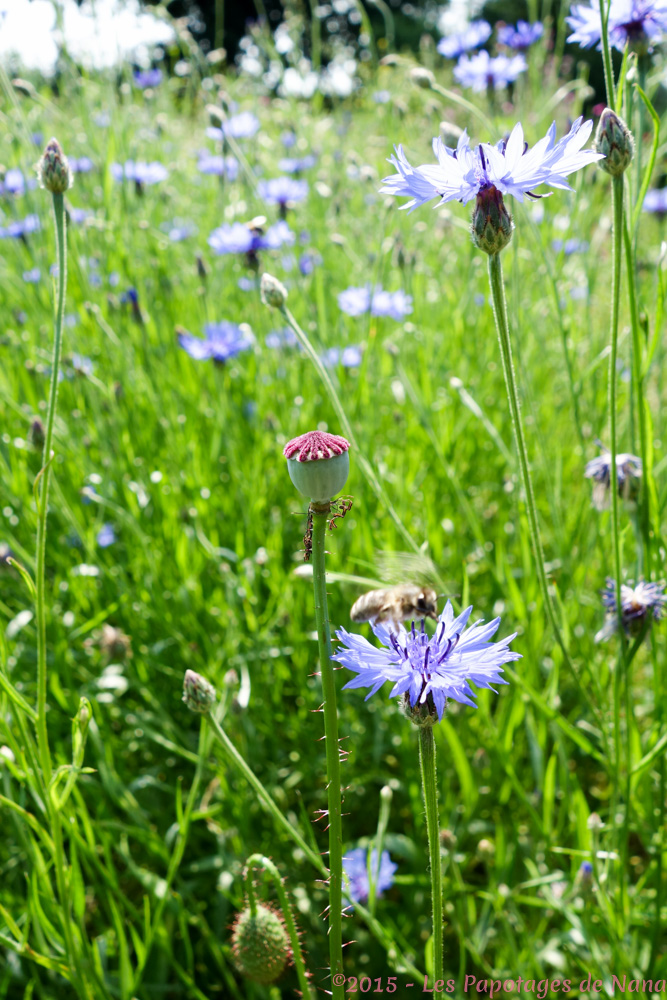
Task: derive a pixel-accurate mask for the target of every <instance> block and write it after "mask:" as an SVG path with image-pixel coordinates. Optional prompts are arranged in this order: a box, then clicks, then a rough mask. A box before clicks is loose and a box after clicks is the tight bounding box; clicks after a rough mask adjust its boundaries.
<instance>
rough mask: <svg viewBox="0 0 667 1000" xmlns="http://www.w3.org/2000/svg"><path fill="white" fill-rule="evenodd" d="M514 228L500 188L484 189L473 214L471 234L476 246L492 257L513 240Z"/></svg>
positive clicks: (480, 193) (478, 196)
mask: <svg viewBox="0 0 667 1000" xmlns="http://www.w3.org/2000/svg"><path fill="white" fill-rule="evenodd" d="M512 228H513V224H512V216H511V215H510V213H509V212H508V211H507V209H506V208H505V202H504V201H503V196H502V194H501V193H500V191H499V190H498V188H496V187H493V185H491V186H490V187H487V188H482V190H481V191H480V192H479V194H478V195H477V204H476V206H475V210H474V212H473V213H472V227H471V232H472V241H473V243H474V244H475V246H476V247H478V248H479V249H480V250H483V251H484V253H488V254H489V256H490V257H492V256H494V255H495V254H497V253H500V251H501V250H503V249H504V248H505V247H506V246H507V244H508V243H509V241H510V240H511V239H512Z"/></svg>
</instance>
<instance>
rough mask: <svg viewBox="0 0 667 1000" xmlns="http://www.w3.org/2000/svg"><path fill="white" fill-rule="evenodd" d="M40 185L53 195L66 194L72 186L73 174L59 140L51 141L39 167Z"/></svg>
mask: <svg viewBox="0 0 667 1000" xmlns="http://www.w3.org/2000/svg"><path fill="white" fill-rule="evenodd" d="M37 174H38V176H39V183H40V184H41V186H42V187H43V188H46V190H47V191H50V192H51V194H64V193H65V191H67V189H68V188H70V187H71V186H72V172H71V170H70V168H69V163H68V161H67V157H66V156H65V154H64V153H63V151H62V149H61V147H60V143H59V142H58V140H57V139H49V141H48V143H47V144H46V149H45V150H44V152H43V153H42V158H41V160H40V161H39V163H38V165H37Z"/></svg>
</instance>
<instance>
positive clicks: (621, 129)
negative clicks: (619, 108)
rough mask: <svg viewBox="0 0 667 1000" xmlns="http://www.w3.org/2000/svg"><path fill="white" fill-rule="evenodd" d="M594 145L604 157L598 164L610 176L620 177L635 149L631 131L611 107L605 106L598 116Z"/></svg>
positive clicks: (597, 151)
mask: <svg viewBox="0 0 667 1000" xmlns="http://www.w3.org/2000/svg"><path fill="white" fill-rule="evenodd" d="M594 147H595V152H596V153H602V155H603V156H604V157H605V159H604V160H600V161H599V162H598V166H599V167H600V169H601V170H604V171H605V172H606V173H608V174H611V176H612V177H620V176H621V174H623V173H624V172H625V171H626V170H627V169H628V167H629V166H630V160H631V159H632V157H633V154H634V151H635V142H634V139H633V138H632V132H631V131H630V129H629V128H628V126H627V125H626V124H625V122H624V121H623V119H622V118H619V117H618V115H617V114H615V112H613V111H612V110H611V108H605V109H604V111H603V112H602V115H601V116H600V121H599V123H598V130H597V132H596V133H595V142H594Z"/></svg>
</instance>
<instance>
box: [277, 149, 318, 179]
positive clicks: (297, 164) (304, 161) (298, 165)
mask: <svg viewBox="0 0 667 1000" xmlns="http://www.w3.org/2000/svg"><path fill="white" fill-rule="evenodd" d="M316 163H317V157H316V156H313V154H312V153H310V154H309V155H308V156H301V157H299V156H286V157H285V158H284V159H282V160H278V169H279V170H284V171H285V173H286V174H301V173H303V171H304V170H310V168H311V167H314V166H315V164H316Z"/></svg>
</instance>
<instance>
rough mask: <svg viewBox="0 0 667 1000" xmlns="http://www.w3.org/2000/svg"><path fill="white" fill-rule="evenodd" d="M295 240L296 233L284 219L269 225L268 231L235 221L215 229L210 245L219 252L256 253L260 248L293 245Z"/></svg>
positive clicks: (209, 240)
mask: <svg viewBox="0 0 667 1000" xmlns="http://www.w3.org/2000/svg"><path fill="white" fill-rule="evenodd" d="M294 240H295V236H294V233H293V232H292V230H291V229H290V228H289V226H288V225H287V223H286V222H284V221H283V220H280V221H279V222H276V223H275V224H274V225H273V226H269V228H268V229H267V230H266V232H262V231H261V230H259V229H251V228H249V226H244V225H243V223H242V222H234V223H232V224H231V225H229V224H227V223H225V225H223V226H219V227H218V228H217V229H214V230H213V232H212V233H211V235H210V236H209V238H208V245H209V246H210V247H211V249H212V250H214V251H215V253H217V254H225V253H256V252H257V251H258V250H277V249H278V248H279V247H281V246H291V245H292V244H293V243H294Z"/></svg>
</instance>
